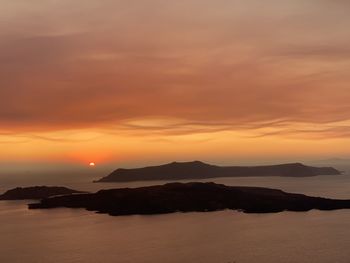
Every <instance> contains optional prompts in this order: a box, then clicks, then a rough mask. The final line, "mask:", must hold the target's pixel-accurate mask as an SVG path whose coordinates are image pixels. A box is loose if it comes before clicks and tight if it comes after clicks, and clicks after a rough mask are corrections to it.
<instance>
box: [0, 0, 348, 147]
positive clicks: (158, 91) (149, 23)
mask: <svg viewBox="0 0 350 263" xmlns="http://www.w3.org/2000/svg"><path fill="white" fill-rule="evenodd" d="M69 2H70V1H62V2H61V3H60V4H57V6H54V5H52V4H49V3H45V4H44V5H43V6H40V5H39V4H33V5H31V6H30V9H29V10H31V11H27V10H28V8H25V6H20V7H22V8H20V7H18V6H16V9H17V10H19V11H18V14H16V13H15V12H14V10H15V7H13V6H12V5H13V3H10V2H9V1H7V5H8V6H7V9H8V13H9V15H8V16H7V17H6V19H7V22H8V23H7V24H8V27H7V28H6V29H7V30H4V31H3V32H4V33H2V35H1V38H2V41H1V43H0V105H1V108H0V123H1V130H4V131H13V132H16V133H30V134H36V133H38V132H49V131H57V130H74V129H89V128H91V129H101V130H109V132H124V131H125V130H128V131H129V132H135V133H137V132H139V131H148V130H151V131H153V132H158V133H161V134H170V135H171V134H193V133H202V132H213V133H214V132H219V131H232V130H233V131H241V130H244V129H245V130H249V131H253V130H256V131H257V133H258V132H259V130H260V129H262V128H264V127H269V128H272V129H280V128H281V126H288V127H289V126H290V125H292V123H308V126H312V125H313V124H317V125H321V126H322V125H323V126H326V125H330V126H331V125H333V124H334V123H335V122H337V121H343V120H348V119H350V106H349V104H348V101H349V100H350V92H349V88H348V83H349V81H350V79H349V78H350V77H349V76H350V75H349V74H348V73H349V72H348V68H349V62H350V61H349V54H350V50H349V48H348V47H347V46H348V43H349V38H348V37H347V36H346V34H345V33H347V28H348V26H349V24H350V19H349V18H348V17H347V16H340V14H341V8H339V7H334V9H332V10H331V11H332V12H331V11H330V12H329V13H327V16H326V17H324V9H325V5H326V4H319V7H318V8H315V5H312V4H307V3H305V1H286V3H284V4H281V2H280V1H267V2H265V3H264V4H261V2H259V1H253V0H251V1H247V2H246V3H242V1H218V2H217V3H215V4H214V3H213V2H212V1H203V2H202V1H201V2H199V1H194V0H192V1H186V4H185V3H184V2H182V1H179V2H177V3H171V4H164V2H163V1H150V3H149V5H144V4H140V6H139V5H136V4H135V3H136V2H133V1H132V2H130V3H129V4H125V3H123V2H122V1H106V2H104V3H103V4H102V3H98V2H97V1H88V2H84V4H83V5H82V7H81V5H78V4H70V3H69ZM78 2H79V1H78ZM323 2H325V1H323ZM310 3H312V1H311V2H310ZM337 3H338V5H341V4H343V2H342V1H338V2H337ZM80 4H81V3H80ZM23 5H25V4H23ZM159 5H161V6H162V8H163V9H161V10H162V11H159V10H160V9H159V8H158V7H159ZM67 7H70V8H67ZM79 9H81V11H82V13H83V14H84V15H82V16H77V15H76V14H77V12H78V10H79ZM11 10H12V12H11ZM94 10H96V11H94ZM194 11H196V12H194ZM38 13H41V14H42V16H40V17H39V18H37V19H39V20H38V21H37V20H32V18H33V17H37V14H38ZM335 18H339V20H336V19H335ZM29 21H30V23H29ZM336 21H338V22H336ZM18 25H22V26H24V28H25V30H23V31H20V30H18V29H16V30H15V28H21V27H18ZM12 28H13V30H11V29H12ZM345 29H346V30H345ZM157 118H158V119H163V120H164V119H165V120H180V121H178V122H175V123H170V124H169V123H167V122H160V123H158V125H156V126H152V125H151V126H147V125H146V126H145V125H139V123H136V124H135V123H132V122H131V123H130V120H141V121H145V120H150V119H152V120H154V119H157ZM312 132H313V133H315V134H316V133H317V134H320V135H322V136H333V137H336V136H340V137H344V136H348V132H347V128H344V129H342V128H339V127H333V128H332V127H327V128H325V129H320V130H317V131H312ZM266 134H279V135H283V136H289V135H290V134H309V132H308V130H294V129H292V128H288V129H284V128H283V129H282V130H280V131H272V132H270V133H266ZM266 134H265V135H266ZM42 139H45V138H42ZM47 139H49V140H61V138H47Z"/></svg>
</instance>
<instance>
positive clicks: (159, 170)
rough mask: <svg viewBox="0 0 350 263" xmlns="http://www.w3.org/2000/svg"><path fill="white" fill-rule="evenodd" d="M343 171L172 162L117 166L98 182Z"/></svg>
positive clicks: (300, 167) (332, 173)
mask: <svg viewBox="0 0 350 263" xmlns="http://www.w3.org/2000/svg"><path fill="white" fill-rule="evenodd" d="M337 174H340V172H339V171H337V170H336V169H334V168H331V167H321V168H318V167H311V166H306V165H303V164H300V163H292V164H281V165H270V166H253V167H244V166H226V167H224V166H215V165H209V164H206V163H203V162H199V161H195V162H186V163H176V162H174V163H169V164H165V165H160V166H151V167H144V168H137V169H117V170H115V171H114V172H113V173H111V174H110V175H108V176H106V177H104V178H102V179H100V180H99V181H98V182H127V181H147V180H181V179H205V178H216V177H248V176H288V177H306V176H316V175H337Z"/></svg>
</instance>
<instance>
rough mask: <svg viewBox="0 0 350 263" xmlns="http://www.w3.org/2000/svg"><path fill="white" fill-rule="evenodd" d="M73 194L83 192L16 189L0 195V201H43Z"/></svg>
mask: <svg viewBox="0 0 350 263" xmlns="http://www.w3.org/2000/svg"><path fill="white" fill-rule="evenodd" d="M75 193H83V192H81V191H76V190H72V189H69V188H66V187H58V186H32V187H24V188H22V187H17V188H14V189H11V190H8V191H6V192H5V193H4V194H2V195H0V200H25V199H43V198H47V197H50V196H55V195H69V194H75Z"/></svg>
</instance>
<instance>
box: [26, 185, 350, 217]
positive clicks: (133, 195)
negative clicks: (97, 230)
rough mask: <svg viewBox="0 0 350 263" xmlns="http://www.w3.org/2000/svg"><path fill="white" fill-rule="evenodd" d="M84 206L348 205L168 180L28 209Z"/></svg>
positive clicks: (147, 210) (126, 210) (260, 209)
mask: <svg viewBox="0 0 350 263" xmlns="http://www.w3.org/2000/svg"><path fill="white" fill-rule="evenodd" d="M55 207H70V208H86V209H87V210H89V211H98V212H100V213H108V214H110V215H114V216H117V215H134V214H165V213H175V212H193V211H197V212H207V211H219V210H224V209H232V210H239V211H243V212H245V213H272V212H281V211H308V210H311V209H320V210H334V209H345V208H350V200H334V199H326V198H319V197H309V196H306V195H301V194H290V193H286V192H283V191H281V190H275V189H268V188H260V187H234V186H225V185H221V184H215V183H187V184H183V183H170V184H165V185H157V186H148V187H140V188H121V189H110V190H101V191H98V192H97V193H94V194H75V195H65V196H57V197H50V198H46V199H43V200H41V201H40V202H39V203H36V204H29V208H31V209H39V208H41V209H43V208H55Z"/></svg>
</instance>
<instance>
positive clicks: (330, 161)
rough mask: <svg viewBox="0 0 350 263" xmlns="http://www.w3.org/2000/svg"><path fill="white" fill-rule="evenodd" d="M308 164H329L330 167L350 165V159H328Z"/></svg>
mask: <svg viewBox="0 0 350 263" xmlns="http://www.w3.org/2000/svg"><path fill="white" fill-rule="evenodd" d="M310 163H313V164H331V165H350V159H346V158H329V159H324V160H316V161H312V162H310Z"/></svg>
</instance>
